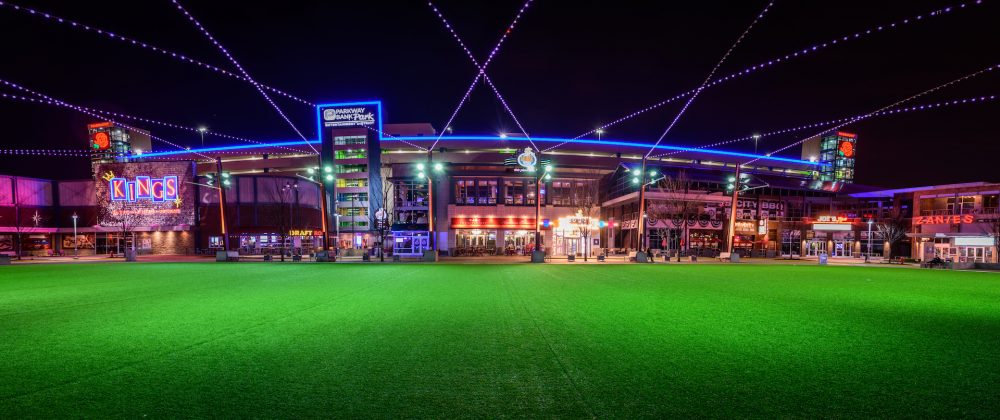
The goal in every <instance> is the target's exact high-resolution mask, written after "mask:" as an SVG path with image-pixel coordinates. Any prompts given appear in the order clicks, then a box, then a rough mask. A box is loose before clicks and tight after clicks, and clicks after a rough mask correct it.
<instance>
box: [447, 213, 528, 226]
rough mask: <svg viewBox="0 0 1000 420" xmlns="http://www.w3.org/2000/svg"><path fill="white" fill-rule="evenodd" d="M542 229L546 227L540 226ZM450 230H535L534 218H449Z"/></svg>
mask: <svg viewBox="0 0 1000 420" xmlns="http://www.w3.org/2000/svg"><path fill="white" fill-rule="evenodd" d="M542 227H543V228H544V227H546V226H542ZM451 228H452V229H535V218H534V217H516V216H507V217H496V216H483V217H479V216H458V217H452V218H451Z"/></svg>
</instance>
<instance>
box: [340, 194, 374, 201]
mask: <svg viewBox="0 0 1000 420" xmlns="http://www.w3.org/2000/svg"><path fill="white" fill-rule="evenodd" d="M337 201H339V202H341V203H346V202H352V201H368V193H340V194H337Z"/></svg>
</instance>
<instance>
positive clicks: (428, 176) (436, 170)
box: [417, 151, 444, 261]
mask: <svg viewBox="0 0 1000 420" xmlns="http://www.w3.org/2000/svg"><path fill="white" fill-rule="evenodd" d="M428 165H429V169H431V172H430V173H426V172H425V170H426V169H428ZM417 171H418V172H417V177H418V178H421V179H425V180H427V234H428V235H430V243H429V245H430V247H431V249H430V250H431V251H434V253H435V254H436V253H437V252H438V246H437V235H436V234H435V233H436V232H435V226H434V174H440V173H442V172H444V164H442V163H441V162H434V161H433V155H432V152H429V151H428V152H427V164H424V163H417ZM435 261H437V258H435Z"/></svg>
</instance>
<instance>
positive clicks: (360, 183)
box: [337, 178, 368, 188]
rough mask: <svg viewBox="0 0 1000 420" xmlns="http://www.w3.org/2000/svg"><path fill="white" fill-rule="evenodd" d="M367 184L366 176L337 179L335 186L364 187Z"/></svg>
mask: <svg viewBox="0 0 1000 420" xmlns="http://www.w3.org/2000/svg"><path fill="white" fill-rule="evenodd" d="M367 186H368V179H367V178H353V179H338V180H337V188H365V187H367Z"/></svg>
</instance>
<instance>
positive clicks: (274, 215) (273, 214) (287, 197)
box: [264, 178, 295, 261]
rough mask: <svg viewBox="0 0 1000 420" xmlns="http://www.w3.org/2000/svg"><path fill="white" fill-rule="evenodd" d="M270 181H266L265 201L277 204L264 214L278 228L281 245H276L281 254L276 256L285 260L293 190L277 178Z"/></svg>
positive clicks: (290, 227)
mask: <svg viewBox="0 0 1000 420" xmlns="http://www.w3.org/2000/svg"><path fill="white" fill-rule="evenodd" d="M271 181H272V182H268V183H267V184H268V186H269V187H270V188H266V189H265V190H264V191H265V193H266V194H267V201H268V202H270V203H277V205H276V206H275V205H272V206H270V207H268V208H267V211H266V212H265V214H266V217H267V219H268V220H270V223H271V226H274V227H275V228H277V229H278V237H279V238H280V239H281V245H280V246H279V247H278V252H279V253H280V254H281V255H280V256H279V257H278V258H279V259H280V260H281V261H285V253H286V252H288V250H287V248H286V246H285V245H286V244H287V243H288V232H289V231H290V230H291V229H292V202H293V200H294V199H295V195H294V194H295V192H294V191H291V190H290V188H291V187H290V186H291V184H290V183H286V184H281V183H280V182H278V179H277V178H276V179H273V180H271Z"/></svg>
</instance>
